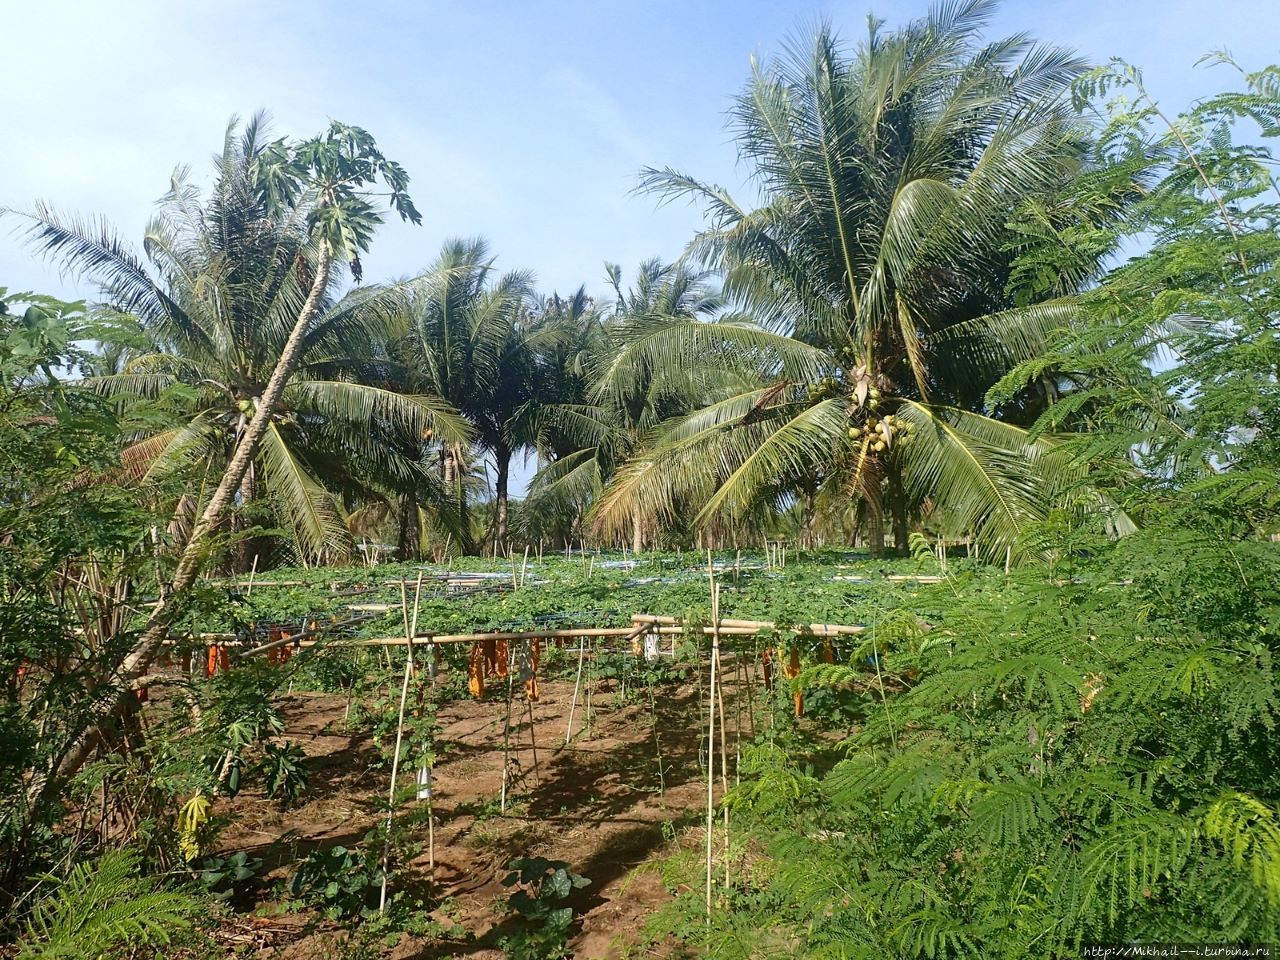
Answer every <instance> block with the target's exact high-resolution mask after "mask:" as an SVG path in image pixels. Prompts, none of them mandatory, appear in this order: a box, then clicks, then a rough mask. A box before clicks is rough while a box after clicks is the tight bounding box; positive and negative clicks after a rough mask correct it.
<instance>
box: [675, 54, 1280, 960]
mask: <svg viewBox="0 0 1280 960" xmlns="http://www.w3.org/2000/svg"><path fill="white" fill-rule="evenodd" d="M1242 76H1243V81H1244V86H1245V88H1246V89H1245V91H1244V92H1243V93H1239V94H1227V95H1223V96H1220V97H1213V98H1209V99H1207V100H1205V101H1203V102H1201V103H1200V104H1198V105H1197V106H1196V107H1195V108H1194V109H1193V110H1192V111H1190V112H1189V113H1188V114H1187V115H1185V116H1183V117H1179V118H1177V119H1175V120H1174V121H1172V123H1173V126H1172V127H1170V126H1169V121H1167V120H1166V119H1165V115H1163V114H1162V113H1161V112H1159V111H1158V110H1157V109H1156V108H1155V106H1154V103H1153V102H1152V101H1151V100H1150V98H1149V97H1147V95H1146V92H1145V89H1144V88H1143V87H1142V79H1141V74H1140V73H1138V72H1137V71H1136V70H1132V69H1131V68H1127V67H1125V66H1123V65H1112V66H1110V67H1107V68H1104V69H1102V70H1100V71H1098V72H1096V73H1094V74H1091V75H1090V76H1089V78H1088V79H1087V81H1086V83H1085V84H1084V85H1083V86H1082V88H1081V95H1082V96H1083V97H1087V96H1090V95H1095V96H1096V95H1098V94H1099V93H1104V92H1105V91H1107V90H1110V89H1116V88H1117V87H1123V88H1125V89H1126V90H1127V91H1128V93H1127V94H1126V97H1125V99H1123V100H1117V101H1115V102H1114V103H1113V104H1112V105H1111V106H1110V112H1109V113H1108V116H1109V118H1110V122H1109V124H1108V125H1107V126H1106V127H1105V128H1103V129H1102V130H1100V132H1099V136H1100V145H1099V149H1098V156H1097V158H1096V160H1097V163H1098V169H1099V175H1098V177H1096V178H1095V179H1094V182H1093V184H1092V187H1091V189H1092V188H1097V189H1098V190H1099V191H1100V192H1096V193H1093V194H1091V195H1089V196H1085V197H1082V198H1075V199H1073V200H1072V201H1070V202H1068V204H1067V206H1066V207H1064V208H1063V209H1061V210H1057V211H1055V212H1053V214H1052V216H1051V217H1049V220H1050V221H1064V220H1066V221H1069V220H1071V218H1072V215H1071V214H1070V213H1069V212H1068V208H1069V207H1071V206H1072V204H1075V207H1074V209H1075V211H1076V214H1077V215H1078V217H1079V220H1078V221H1077V222H1075V223H1074V224H1073V225H1071V227H1070V229H1066V230H1063V229H1057V228H1056V227H1055V229H1053V230H1046V231H1043V237H1044V238H1049V237H1052V238H1053V242H1054V244H1057V245H1058V246H1057V247H1054V246H1051V245H1049V243H1048V240H1047V239H1046V240H1045V242H1043V243H1042V242H1040V241H1034V242H1033V240H1031V239H1029V240H1028V250H1029V251H1030V252H1029V254H1028V255H1029V256H1030V258H1031V259H1030V260H1028V261H1027V262H1026V264H1025V272H1023V273H1019V271H1015V281H1017V279H1018V277H1022V278H1023V279H1024V280H1026V279H1027V278H1032V279H1034V280H1035V282H1036V283H1038V284H1048V285H1050V286H1052V285H1053V284H1054V283H1056V282H1057V281H1056V280H1055V277H1056V276H1057V275H1058V274H1059V273H1062V272H1065V273H1072V272H1074V271H1076V270H1077V269H1078V264H1079V263H1082V262H1088V261H1091V260H1092V259H1093V258H1094V254H1096V252H1097V251H1098V250H1099V249H1103V248H1106V247H1107V246H1108V245H1109V243H1111V242H1113V241H1114V240H1115V239H1116V238H1117V237H1119V236H1124V235H1132V234H1134V233H1136V232H1139V231H1145V232H1147V233H1148V234H1149V235H1151V236H1153V237H1154V238H1155V239H1154V242H1153V244H1152V246H1151V248H1150V250H1149V251H1148V252H1147V253H1146V254H1144V255H1143V256H1140V257H1136V258H1134V259H1132V260H1130V261H1129V262H1128V263H1126V264H1124V265H1123V266H1121V267H1119V268H1118V269H1116V270H1114V271H1112V272H1111V273H1109V274H1106V275H1103V276H1102V277H1101V279H1100V283H1099V286H1098V288H1097V290H1096V291H1094V293H1092V294H1090V295H1088V296H1087V297H1086V298H1084V302H1083V304H1082V309H1083V316H1085V317H1086V318H1087V319H1084V320H1082V321H1081V322H1080V323H1079V324H1077V325H1074V326H1072V327H1071V328H1070V329H1066V330H1064V331H1062V333H1061V335H1060V337H1059V338H1058V340H1057V342H1056V345H1055V346H1054V348H1053V349H1051V350H1049V351H1048V352H1046V353H1045V354H1044V355H1043V356H1041V357H1038V358H1036V359H1035V360H1033V361H1031V362H1029V363H1027V364H1025V365H1023V366H1022V367H1020V368H1019V369H1018V370H1015V371H1014V373H1013V374H1011V375H1010V377H1009V378H1006V382H1005V383H1004V384H1002V385H999V386H997V388H996V389H995V390H993V391H992V394H991V395H990V398H989V400H990V402H991V403H992V404H995V405H998V404H1000V403H1005V402H1009V401H1010V400H1011V399H1012V397H1013V393H1011V392H1010V389H1011V388H1014V387H1018V388H1020V387H1021V386H1025V384H1026V383H1028V382H1031V381H1033V380H1034V381H1036V382H1050V383H1052V384H1054V389H1055V392H1056V393H1057V394H1058V395H1059V399H1058V400H1057V402H1055V403H1054V404H1053V405H1052V406H1051V407H1049V408H1048V410H1047V411H1046V412H1045V413H1044V415H1043V416H1042V417H1041V419H1040V422H1039V424H1038V425H1037V426H1036V427H1035V429H1034V430H1033V433H1036V432H1039V433H1047V432H1050V431H1052V432H1054V433H1056V434H1057V435H1058V436H1057V438H1056V443H1057V445H1058V449H1059V450H1060V452H1061V453H1062V454H1063V455H1064V456H1065V457H1066V458H1067V459H1068V460H1069V461H1071V462H1073V463H1074V464H1075V465H1076V468H1078V469H1082V470H1084V471H1085V472H1087V473H1088V474H1089V476H1090V483H1089V485H1088V486H1087V487H1084V486H1079V487H1072V486H1071V485H1064V487H1063V488H1062V489H1061V491H1060V495H1059V499H1058V502H1057V503H1055V505H1054V509H1052V510H1050V511H1048V512H1046V514H1045V516H1044V517H1043V518H1042V520H1041V521H1040V522H1038V523H1037V524H1036V525H1035V526H1034V527H1033V528H1031V529H1030V530H1029V531H1028V533H1027V540H1026V543H1025V544H1024V550H1023V552H1024V554H1025V555H1028V556H1030V555H1034V556H1038V557H1040V558H1042V562H1039V563H1036V564H1033V565H1029V566H1025V567H1023V568H1021V569H1015V570H1014V571H1013V572H1012V573H1011V574H1009V575H1006V574H1005V572H1004V571H1003V570H1002V569H999V568H992V569H990V570H988V571H987V572H986V573H985V574H979V575H973V576H965V577H954V578H951V579H949V581H948V582H947V583H945V584H943V585H941V586H938V587H935V588H933V590H934V603H935V605H934V607H933V609H936V610H937V611H938V614H937V616H936V617H935V616H931V619H932V620H933V621H934V622H933V623H932V625H931V629H928V630H927V631H921V630H920V629H918V628H916V629H907V627H913V626H914V624H915V621H914V618H911V617H909V616H906V615H905V614H903V613H896V614H894V615H890V616H888V617H881V618H879V619H878V620H877V622H875V623H873V624H869V627H870V628H871V629H869V630H868V632H867V633H866V634H864V635H863V639H864V641H865V643H864V645H863V646H862V648H861V649H860V650H859V651H858V655H857V656H856V657H852V658H850V659H849V660H848V661H846V662H845V663H842V664H838V665H819V666H814V667H810V668H809V669H807V670H805V671H804V672H803V673H802V674H801V675H800V676H799V677H797V678H796V679H795V680H794V681H793V683H794V684H795V685H797V686H800V687H804V688H806V689H808V690H810V691H817V690H823V689H824V688H825V689H836V690H839V691H842V692H843V695H845V696H855V697H857V696H860V697H862V698H863V703H862V711H861V715H860V717H859V720H858V723H857V725H856V727H855V729H854V732H853V734H852V735H851V736H849V737H848V738H847V739H846V740H845V741H844V742H843V743H841V744H840V746H839V747H838V749H836V750H832V748H831V747H830V745H829V740H826V739H824V738H822V737H821V736H815V737H812V738H810V741H809V743H808V745H807V749H806V748H804V746H803V745H802V744H803V741H800V742H799V743H800V744H801V745H800V746H799V748H797V738H796V737H795V735H794V734H793V735H792V740H791V745H790V746H789V748H788V749H787V750H781V749H765V748H756V749H755V750H754V751H749V752H747V753H746V754H744V765H743V779H742V784H741V786H740V787H738V788H737V789H736V790H735V791H733V792H731V795H730V798H729V802H730V804H731V806H732V808H733V810H734V815H735V817H736V818H737V823H738V829H739V830H741V831H743V832H745V833H748V834H750V835H752V836H753V839H754V840H755V841H756V842H759V843H761V844H763V846H764V848H765V850H766V851H767V854H768V857H767V860H768V864H769V869H768V870H767V871H757V872H755V873H753V874H748V875H747V877H746V879H744V880H743V881H742V883H741V886H742V888H743V889H741V890H739V891H734V893H733V895H732V896H731V897H730V898H729V903H728V904H727V907H728V910H729V913H730V914H731V916H730V917H729V918H726V919H723V920H720V919H717V920H716V922H715V923H714V924H713V925H712V927H711V928H710V929H709V930H707V931H706V932H703V933H697V934H695V935H694V936H695V937H700V938H703V939H705V940H706V941H707V942H708V945H709V946H710V947H711V952H712V954H713V955H720V954H723V955H726V956H739V955H741V956H756V955H782V954H781V953H777V954H774V953H769V952H768V951H769V948H768V947H767V945H766V944H765V942H764V940H762V939H759V938H757V939H756V940H754V941H750V942H749V944H748V946H747V947H746V948H745V949H744V948H742V943H743V941H742V939H741V938H742V930H743V929H744V928H746V927H748V926H749V925H750V923H751V922H755V923H757V924H767V925H768V926H769V927H770V928H771V930H772V931H773V933H772V934H771V935H772V936H773V937H774V942H775V943H776V942H785V943H787V945H788V946H787V948H786V950H785V951H783V953H785V954H786V955H790V956H816V957H844V958H848V957H890V958H904V960H905V958H912V960H917V958H928V960H943V958H945V960H953V958H968V957H972V958H975V960H976V958H984V960H986V958H1008V960H1014V958H1019V960H1021V958H1025V957H1039V958H1046V960H1048V958H1055V960H1056V958H1060V957H1070V956H1077V955H1079V954H1080V951H1081V949H1082V947H1083V946H1084V945H1086V944H1090V943H1111V944H1118V943H1172V942H1181V943H1186V942H1205V943H1222V944H1240V943H1265V942H1273V941H1275V940H1276V938H1277V931H1280V740H1278V739H1277V737H1276V727H1277V723H1278V722H1280V675H1278V674H1277V671H1276V656H1277V653H1280V544H1277V543H1276V542H1275V541H1274V540H1272V539H1271V536H1269V535H1271V534H1273V533H1275V532H1276V531H1278V530H1280V482H1278V481H1277V476H1280V469H1278V468H1280V415H1278V414H1277V411H1280V389H1278V388H1277V377H1276V374H1275V371H1276V370H1277V369H1280V337H1278V336H1277V331H1280V231H1277V229H1276V224H1277V223H1280V206H1277V204H1276V203H1275V194H1274V190H1273V180H1272V177H1271V174H1270V172H1269V171H1270V167H1269V165H1270V164H1271V163H1273V162H1274V161H1273V160H1272V154H1271V152H1270V151H1269V150H1268V148H1267V147H1266V145H1265V144H1263V145H1259V144H1247V145H1243V146H1236V145H1233V143H1232V137H1233V136H1235V135H1236V132H1237V131H1239V130H1241V129H1244V128H1245V127H1246V126H1247V125H1248V124H1249V123H1254V124H1256V125H1257V128H1258V129H1259V130H1260V133H1261V137H1262V139H1263V140H1266V139H1267V138H1272V137H1276V136H1280V127H1277V126H1276V124H1275V122H1274V117H1276V116H1280V99H1277V96H1278V94H1280V87H1278V86H1277V84H1276V80H1275V78H1276V76H1277V73H1276V71H1275V70H1265V71H1261V72H1259V73H1248V74H1242ZM1117 178H1120V179H1128V180H1129V182H1131V183H1141V184H1143V187H1144V189H1143V190H1142V191H1141V198H1140V199H1138V200H1132V202H1131V203H1129V204H1128V205H1127V206H1124V207H1123V209H1119V210H1108V209H1107V204H1108V202H1110V201H1109V200H1108V198H1114V196H1115V192H1114V191H1115V185H1116V183H1117V182H1118V181H1117ZM1042 212H1043V211H1042ZM1042 219H1043V218H1042ZM1058 226H1061V223H1059V224H1058ZM1031 235H1032V234H1031V233H1030V232H1029V233H1028V237H1031ZM1075 244H1078V245H1079V246H1080V249H1078V250H1073V249H1061V247H1071V246H1072V245H1075ZM1100 500H1101V501H1104V502H1105V503H1106V504H1107V508H1106V509H1104V510H1098V509H1096V507H1097V504H1098V502H1099V501H1100ZM1082 506H1083V507H1087V508H1088V509H1081V507H1082ZM1122 521H1123V522H1122ZM1121 533H1124V534H1126V535H1124V536H1120V537H1117V534H1121ZM770 742H772V741H770ZM815 770H824V771H826V772H825V775H822V776H818V777H815V776H814V773H813V771H815ZM722 948H723V949H722ZM752 951H755V952H752Z"/></svg>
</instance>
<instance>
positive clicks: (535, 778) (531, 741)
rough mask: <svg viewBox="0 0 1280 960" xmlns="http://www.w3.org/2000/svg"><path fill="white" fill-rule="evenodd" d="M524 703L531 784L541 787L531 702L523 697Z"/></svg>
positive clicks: (536, 736)
mask: <svg viewBox="0 0 1280 960" xmlns="http://www.w3.org/2000/svg"><path fill="white" fill-rule="evenodd" d="M535 642H536V641H535ZM524 702H525V703H526V704H528V706H529V746H530V747H532V748H533V782H534V783H536V784H539V785H541V784H542V776H541V774H539V773H538V735H537V733H536V732H535V730H534V727H533V701H532V700H530V699H529V698H528V697H525V701H524Z"/></svg>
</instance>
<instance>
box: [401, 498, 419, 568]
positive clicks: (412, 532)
mask: <svg viewBox="0 0 1280 960" xmlns="http://www.w3.org/2000/svg"><path fill="white" fill-rule="evenodd" d="M399 513H400V537H399V540H398V543H397V544H396V549H397V552H398V553H399V554H400V559H401V560H420V559H422V524H421V522H420V521H419V519H418V494H417V492H416V491H413V490H408V491H406V492H405V493H402V494H400V507H399Z"/></svg>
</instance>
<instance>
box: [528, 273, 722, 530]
mask: <svg viewBox="0 0 1280 960" xmlns="http://www.w3.org/2000/svg"><path fill="white" fill-rule="evenodd" d="M605 271H606V274H607V276H608V279H609V283H610V285H611V286H612V287H613V290H614V294H615V300H614V303H613V305H612V309H611V312H610V313H609V314H607V315H606V316H603V317H600V316H594V315H586V316H580V315H577V314H575V312H573V311H568V312H566V313H565V314H563V315H561V316H559V317H557V318H556V322H557V323H559V324H560V325H561V327H562V329H563V330H564V331H565V332H566V333H567V337H566V339H567V340H568V342H570V343H571V344H572V345H573V351H572V352H571V353H570V354H569V355H567V356H565V357H562V358H561V359H560V362H561V363H562V364H564V365H565V366H567V367H569V368H570V369H572V370H573V371H575V373H576V376H564V375H563V374H561V376H560V380H559V381H558V382H559V383H563V384H567V385H568V386H569V388H570V389H568V390H566V391H564V392H560V393H557V392H555V391H554V390H545V391H541V392H540V403H541V408H540V410H539V412H538V418H537V421H538V430H537V442H538V448H539V452H540V454H541V455H542V456H543V458H544V461H545V463H544V466H543V467H542V469H540V470H539V471H538V474H537V475H536V476H535V478H534V482H533V486H532V488H531V493H532V495H533V496H534V497H535V498H539V497H541V498H547V497H569V498H570V499H573V500H575V501H577V502H584V503H585V502H590V501H591V500H592V499H594V498H595V496H597V495H598V494H599V492H600V490H601V489H602V488H603V487H604V485H605V484H606V483H607V482H608V481H609V480H610V479H611V478H612V477H613V475H614V473H615V472H616V470H617V469H618V467H619V466H621V465H622V464H623V463H624V462H626V461H627V460H628V459H630V458H631V457H633V456H635V455H636V454H637V453H638V452H639V451H640V450H641V448H642V446H643V441H644V438H645V437H646V435H647V434H648V433H649V432H650V431H651V430H653V429H654V428H655V427H657V426H658V425H659V424H661V423H662V422H664V421H665V420H668V419H670V418H672V417H674V416H676V415H678V414H681V413H685V412H688V411H689V410H691V409H693V408H695V407H696V406H698V405H700V404H701V403H702V402H703V401H704V400H705V399H706V398H707V397H708V396H709V395H710V392H711V390H712V384H711V383H710V382H709V381H708V377H707V375H708V374H712V375H714V379H715V380H717V381H722V380H723V377H721V376H720V375H719V374H720V371H716V370H715V369H714V368H712V367H709V366H707V365H699V366H697V367H696V368H695V369H694V370H693V371H692V372H693V373H694V374H696V375H695V376H693V377H691V376H689V373H690V371H689V370H687V369H684V368H682V367H679V366H675V365H655V364H648V363H645V362H643V360H644V356H643V354H642V352H641V351H640V350H637V349H632V350H630V351H627V350H626V348H627V347H628V346H633V345H634V344H636V343H638V342H643V341H651V340H653V339H660V338H661V337H662V336H663V334H664V332H665V331H666V330H667V329H668V328H671V327H675V328H677V329H679V328H681V327H683V325H684V324H686V323H688V322H691V321H696V320H701V319H708V318H710V317H713V316H715V315H716V314H717V313H718V312H719V311H720V309H721V307H722V305H723V303H722V300H721V299H720V297H719V295H718V294H717V293H716V292H715V291H714V290H713V289H712V288H711V287H710V286H709V285H708V283H707V274H706V273H705V272H704V271H697V270H692V269H690V268H689V267H687V266H678V265H673V264H667V263H663V262H662V261H661V260H659V259H656V258H655V259H650V260H646V261H645V262H643V263H642V264H640V266H639V268H638V269H637V271H636V275H635V279H634V280H633V282H632V284H631V286H630V287H629V288H626V289H624V287H623V281H622V269H621V267H619V266H618V265H616V264H612V263H608V264H605ZM633 361H638V362H633ZM717 385H720V384H719V383H717ZM630 535H631V545H632V548H633V549H635V550H637V551H638V550H640V549H641V548H642V547H643V544H644V539H645V523H644V518H643V517H641V516H640V515H639V514H635V515H633V517H632V522H631V530H630Z"/></svg>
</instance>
